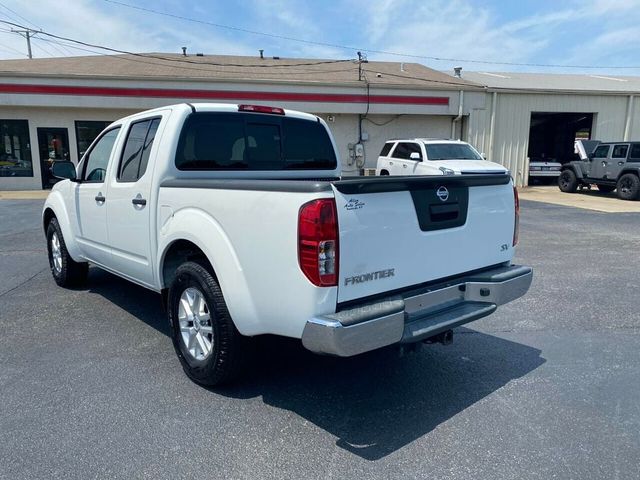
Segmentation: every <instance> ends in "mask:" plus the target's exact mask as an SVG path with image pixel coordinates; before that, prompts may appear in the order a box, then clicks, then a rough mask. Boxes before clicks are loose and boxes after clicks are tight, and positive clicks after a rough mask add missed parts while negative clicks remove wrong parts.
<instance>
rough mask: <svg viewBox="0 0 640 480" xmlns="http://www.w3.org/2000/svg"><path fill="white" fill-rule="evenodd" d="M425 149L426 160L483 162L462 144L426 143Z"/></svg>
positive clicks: (467, 146) (471, 149)
mask: <svg viewBox="0 0 640 480" xmlns="http://www.w3.org/2000/svg"><path fill="white" fill-rule="evenodd" d="M425 148H426V149H427V159H428V160H484V159H483V158H482V157H481V156H480V155H478V154H477V153H476V152H475V150H473V148H471V147H470V146H469V145H465V144H464V143H461V144H458V143H428V144H425Z"/></svg>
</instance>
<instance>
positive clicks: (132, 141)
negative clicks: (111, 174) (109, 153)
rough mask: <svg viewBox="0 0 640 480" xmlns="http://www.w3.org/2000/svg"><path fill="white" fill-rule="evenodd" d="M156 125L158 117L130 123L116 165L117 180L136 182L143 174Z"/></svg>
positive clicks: (158, 123) (158, 120)
mask: <svg viewBox="0 0 640 480" xmlns="http://www.w3.org/2000/svg"><path fill="white" fill-rule="evenodd" d="M158 125H160V119H159V118H153V119H151V118H150V119H148V120H142V121H140V122H135V123H132V124H131V127H130V128H129V133H128V134H127V139H126V140H125V144H124V148H123V149H122V157H121V158H120V165H119V166H118V176H117V179H118V182H136V181H138V179H139V178H140V177H142V176H143V175H144V173H145V171H146V170H147V164H148V163H149V155H150V153H151V146H152V145H153V140H154V139H155V136H156V132H157V131H158Z"/></svg>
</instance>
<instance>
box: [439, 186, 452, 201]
mask: <svg viewBox="0 0 640 480" xmlns="http://www.w3.org/2000/svg"><path fill="white" fill-rule="evenodd" d="M436 195H437V196H438V198H439V199H440V200H442V201H443V202H446V201H447V200H449V190H447V187H444V186H442V187H439V188H438V190H436Z"/></svg>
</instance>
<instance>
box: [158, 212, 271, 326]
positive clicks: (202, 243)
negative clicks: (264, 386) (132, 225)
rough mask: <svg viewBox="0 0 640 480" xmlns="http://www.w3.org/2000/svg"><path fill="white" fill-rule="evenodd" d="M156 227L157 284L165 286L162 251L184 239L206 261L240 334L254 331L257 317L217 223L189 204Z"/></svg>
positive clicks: (235, 257)
mask: <svg viewBox="0 0 640 480" xmlns="http://www.w3.org/2000/svg"><path fill="white" fill-rule="evenodd" d="M159 227H160V231H159V239H158V252H159V255H158V263H157V268H156V275H157V279H156V281H157V284H158V285H160V286H161V288H169V285H164V278H163V276H162V270H163V266H164V261H165V257H166V254H167V252H168V250H169V248H170V247H171V245H172V244H174V243H175V242H176V241H178V240H187V241H189V242H191V243H193V244H194V245H196V246H197V247H198V248H199V249H200V250H201V251H202V252H203V253H204V255H205V256H206V257H207V260H209V263H210V264H211V266H212V268H213V270H214V273H215V276H216V278H217V280H218V283H219V285H220V288H221V290H222V294H223V295H224V299H225V302H226V304H227V308H228V309H229V313H230V314H231V318H232V319H233V322H234V323H235V325H236V328H237V329H238V331H239V332H240V333H242V334H244V335H248V334H250V332H252V331H255V330H256V329H255V327H256V326H257V324H258V318H259V317H258V315H257V314H256V308H255V306H254V303H253V300H252V297H251V293H250V291H249V286H248V284H247V281H246V278H245V276H244V272H243V269H242V265H241V264H240V260H239V259H238V255H237V254H236V251H235V249H234V248H233V245H232V243H231V241H230V239H229V237H228V236H227V234H226V233H225V231H224V229H223V228H222V227H221V225H220V223H219V222H218V221H216V219H215V218H213V217H212V216H211V215H209V214H208V213H206V212H205V211H203V210H201V209H198V208H192V207H189V208H183V209H181V210H178V211H176V212H174V213H173V214H172V215H171V216H170V217H169V218H168V219H167V221H166V222H165V223H164V224H163V225H159Z"/></svg>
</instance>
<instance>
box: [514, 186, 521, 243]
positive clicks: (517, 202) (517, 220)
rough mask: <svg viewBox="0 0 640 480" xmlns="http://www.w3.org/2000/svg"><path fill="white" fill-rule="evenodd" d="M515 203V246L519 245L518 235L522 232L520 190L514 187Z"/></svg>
mask: <svg viewBox="0 0 640 480" xmlns="http://www.w3.org/2000/svg"><path fill="white" fill-rule="evenodd" d="M513 203H514V207H515V209H514V211H515V222H514V224H513V246H514V247H515V246H516V245H517V244H518V233H519V231H520V198H519V197H518V189H517V188H516V187H515V185H514V186H513Z"/></svg>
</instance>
